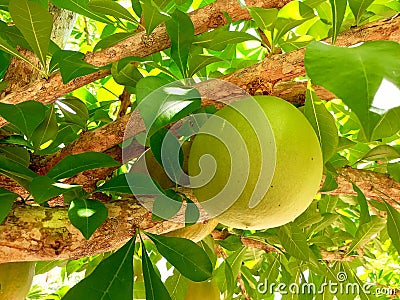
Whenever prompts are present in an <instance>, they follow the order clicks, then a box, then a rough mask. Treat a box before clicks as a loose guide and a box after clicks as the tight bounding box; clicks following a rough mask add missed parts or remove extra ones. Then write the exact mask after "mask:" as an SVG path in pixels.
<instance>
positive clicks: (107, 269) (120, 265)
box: [63, 235, 136, 300]
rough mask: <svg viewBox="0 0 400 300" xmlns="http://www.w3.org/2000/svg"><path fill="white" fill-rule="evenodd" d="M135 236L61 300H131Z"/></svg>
mask: <svg viewBox="0 0 400 300" xmlns="http://www.w3.org/2000/svg"><path fill="white" fill-rule="evenodd" d="M135 241H136V235H134V236H133V237H132V238H131V239H130V240H129V241H128V242H127V243H126V244H125V245H124V246H123V247H122V248H120V249H119V250H118V251H116V252H115V253H113V254H111V255H110V256H109V257H107V258H106V259H104V260H103V261H102V262H101V263H100V264H99V265H98V266H97V267H96V269H95V270H94V271H93V272H92V273H91V274H90V275H89V276H88V277H86V278H85V279H83V280H82V281H81V282H79V283H78V284H76V285H75V286H74V287H72V288H71V289H70V290H69V291H68V293H67V294H66V295H65V296H64V297H63V300H76V299H82V298H85V299H118V300H132V299H133V253H134V250H135Z"/></svg>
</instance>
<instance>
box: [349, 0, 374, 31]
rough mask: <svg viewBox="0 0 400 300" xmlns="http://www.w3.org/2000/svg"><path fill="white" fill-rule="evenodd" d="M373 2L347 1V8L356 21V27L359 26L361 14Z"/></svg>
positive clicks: (363, 0)
mask: <svg viewBox="0 0 400 300" xmlns="http://www.w3.org/2000/svg"><path fill="white" fill-rule="evenodd" d="M373 2H374V0H349V6H350V9H351V11H352V12H353V15H354V17H355V19H356V24H357V26H358V25H359V24H360V21H361V19H362V16H363V14H364V13H365V12H366V11H367V8H368V7H369V6H370V5H371V4H372V3H373Z"/></svg>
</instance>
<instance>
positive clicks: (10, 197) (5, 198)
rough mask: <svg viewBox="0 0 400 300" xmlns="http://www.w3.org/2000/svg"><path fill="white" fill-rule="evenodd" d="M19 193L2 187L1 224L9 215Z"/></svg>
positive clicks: (0, 193)
mask: <svg viewBox="0 0 400 300" xmlns="http://www.w3.org/2000/svg"><path fill="white" fill-rule="evenodd" d="M17 198H18V195H17V194H15V193H13V192H10V191H8V190H5V189H3V188H0V224H1V223H2V222H3V221H4V219H5V218H6V217H7V215H8V213H9V212H10V210H11V208H12V206H13V204H14V201H15V200H16V199H17Z"/></svg>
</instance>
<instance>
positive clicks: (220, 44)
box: [193, 29, 257, 51]
mask: <svg viewBox="0 0 400 300" xmlns="http://www.w3.org/2000/svg"><path fill="white" fill-rule="evenodd" d="M251 40H257V38H256V37H255V36H253V35H251V34H248V33H246V32H239V31H226V30H221V29H214V30H213V31H209V32H206V33H203V34H201V35H199V36H197V37H196V38H195V40H194V41H193V45H196V46H199V47H203V48H207V49H211V50H215V51H222V50H224V49H225V48H226V46H228V45H229V44H238V43H242V42H246V41H251Z"/></svg>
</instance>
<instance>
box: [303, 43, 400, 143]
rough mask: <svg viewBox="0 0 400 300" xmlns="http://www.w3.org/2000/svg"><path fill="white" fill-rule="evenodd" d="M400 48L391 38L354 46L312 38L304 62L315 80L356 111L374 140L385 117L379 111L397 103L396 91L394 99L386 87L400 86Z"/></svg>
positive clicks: (309, 74) (366, 131) (368, 137)
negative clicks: (375, 130) (339, 44)
mask: <svg viewBox="0 0 400 300" xmlns="http://www.w3.org/2000/svg"><path fill="white" fill-rule="evenodd" d="M399 51H400V45H399V44H398V43H395V42H391V41H371V42H366V43H363V44H362V45H361V46H357V47H351V48H344V47H336V46H328V45H326V44H323V43H321V42H312V43H310V44H309V46H308V47H307V50H306V54H305V59H304V64H305V66H306V70H307V75H308V76H309V77H310V78H311V79H312V81H313V83H314V84H318V85H321V86H323V87H325V88H326V89H328V90H330V91H331V92H333V93H334V94H335V95H336V96H337V97H338V98H340V99H342V100H343V102H344V103H345V104H346V105H347V106H348V107H349V108H350V109H351V110H352V111H354V112H355V113H356V115H357V116H358V118H359V120H360V121H361V123H362V127H363V129H364V133H365V136H366V137H367V139H368V140H371V136H372V132H373V130H374V128H375V127H376V125H377V124H378V123H379V122H380V119H381V118H380V115H379V114H381V113H382V112H386V111H387V109H386V108H385V107H387V105H388V103H389V104H390V103H392V105H394V106H397V104H396V105H395V102H396V101H395V100H394V98H395V97H397V96H396V93H392V95H393V96H392V97H394V98H393V99H390V96H388V94H385V93H384V91H383V90H382V87H385V86H391V87H393V88H395V86H396V85H397V86H400V74H397V71H396V70H398V69H399V68H400V57H399V55H398V53H399ZM377 57H379V58H380V59H379V60H377V59H376V58H377ZM379 89H381V91H379ZM397 90H398V88H397ZM378 91H379V92H378ZM397 95H398V94H397ZM388 97H389V98H388ZM396 103H397V102H396Z"/></svg>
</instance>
